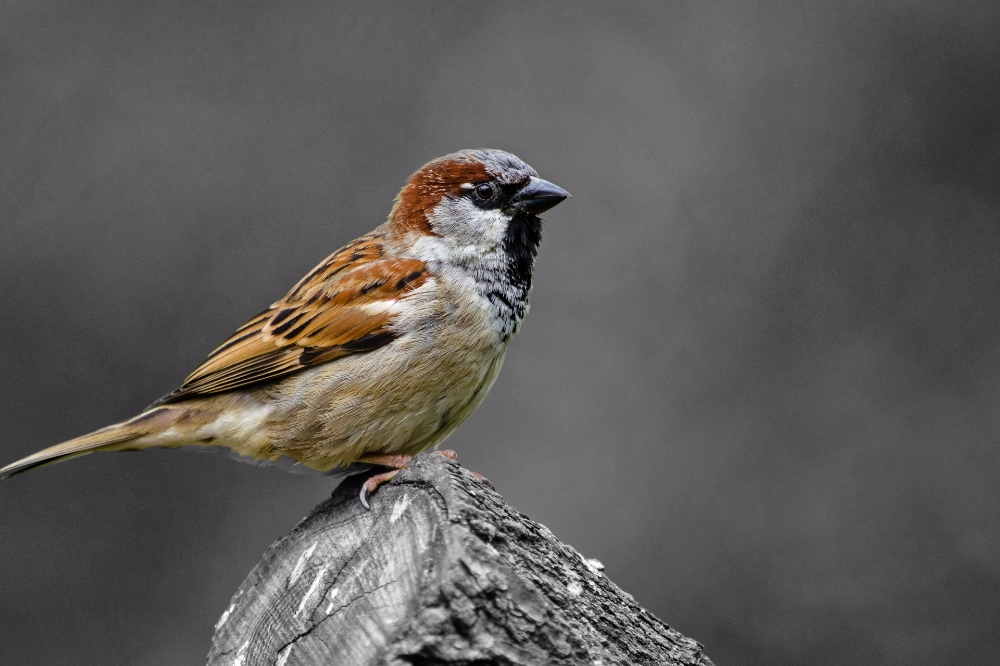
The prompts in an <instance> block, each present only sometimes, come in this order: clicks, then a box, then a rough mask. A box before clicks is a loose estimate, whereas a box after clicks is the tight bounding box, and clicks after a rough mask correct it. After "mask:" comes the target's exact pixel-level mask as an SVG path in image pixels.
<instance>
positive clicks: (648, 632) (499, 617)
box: [208, 454, 712, 666]
mask: <svg viewBox="0 0 1000 666" xmlns="http://www.w3.org/2000/svg"><path fill="white" fill-rule="evenodd" d="M363 478H365V477H364V476H355V477H351V478H349V479H347V480H346V481H345V482H344V483H342V484H341V485H340V487H339V488H337V490H336V491H335V492H334V493H333V496H332V497H331V498H330V499H329V500H327V501H326V502H323V503H322V504H320V505H319V506H318V507H316V509H315V510H313V512H312V514H310V515H309V516H308V517H306V518H305V519H303V520H302V522H301V523H299V525H298V526H297V527H296V528H295V529H294V530H293V531H292V533H291V534H289V535H288V536H286V537H284V538H282V539H279V540H278V541H277V542H276V543H274V544H273V545H272V546H271V547H270V548H268V550H267V552H266V553H265V554H264V557H263V559H262V560H261V562H260V563H259V564H258V565H257V566H256V567H255V568H254V570H253V571H252V572H250V575H249V576H248V577H247V579H246V580H245V581H244V582H243V584H242V585H241V586H240V589H239V590H238V591H237V592H236V595H235V596H234V597H233V600H232V603H231V604H230V606H229V608H228V609H227V610H226V612H225V613H223V614H222V617H221V618H220V619H219V622H218V624H217V625H216V627H215V636H214V638H213V640H212V649H211V652H210V653H209V656H208V663H209V664H210V665H211V666H222V665H223V664H225V665H232V666H260V665H264V664H267V665H268V666H272V665H274V666H292V665H302V666H318V665H319V664H323V665H327V664H330V665H336V666H361V665H362V664H386V665H392V666H403V665H409V666H414V665H421V666H428V665H430V664H462V665H465V666H472V665H476V666H487V665H489V664H503V665H514V664H517V665H520V664H525V665H527V664H589V665H595V666H598V665H599V666H610V665H611V664H699V665H702V666H711V664H712V662H711V661H710V660H709V659H708V657H707V656H705V654H704V653H703V652H702V646H701V645H699V644H698V643H697V642H695V641H693V640H691V639H690V638H686V637H684V636H682V635H681V634H679V633H678V632H676V631H674V630H673V629H671V628H670V627H668V626H667V625H665V624H664V623H663V622H661V621H660V620H658V619H657V618H655V617H654V616H653V615H651V614H650V613H648V612H646V611H645V610H643V609H642V608H640V607H639V605H638V604H636V602H635V600H634V599H633V598H632V596H631V595H629V594H627V593H625V592H623V591H622V590H620V589H619V588H618V587H617V586H616V585H615V584H614V583H612V582H611V581H610V580H608V579H607V578H606V577H605V576H604V575H603V573H602V570H603V567H602V566H601V565H600V563H599V562H597V561H596V560H587V559H585V558H584V557H583V556H582V555H580V553H578V552H577V551H576V550H574V549H573V548H571V547H570V546H567V545H565V544H563V543H560V542H559V541H558V540H557V539H556V538H555V536H553V534H552V533H551V532H550V531H549V530H548V529H547V528H546V527H544V526H543V525H539V524H538V523H536V522H533V521H532V520H530V519H529V518H527V517H526V516H523V515H521V514H520V513H518V512H517V511H515V510H514V509H512V508H511V507H509V506H508V505H507V504H505V503H504V501H503V498H501V497H500V495H498V494H497V493H496V492H495V491H494V490H493V489H492V487H491V486H489V485H487V484H484V483H480V482H478V481H476V480H475V479H474V478H473V477H472V475H471V474H469V473H468V472H467V471H465V470H463V469H462V468H461V467H460V466H459V465H458V464H457V463H454V462H452V461H449V460H446V459H444V458H443V457H441V456H436V455H428V454H423V455H420V456H417V457H415V458H414V459H413V462H412V464H411V465H410V469H408V470H406V471H403V472H402V473H400V474H399V475H398V476H397V477H396V478H395V479H393V481H392V482H391V483H389V484H387V485H384V486H382V487H381V488H379V489H378V491H377V492H376V493H375V494H374V495H373V496H372V497H371V500H370V501H371V507H372V510H371V511H366V510H365V509H364V508H363V507H362V506H361V503H360V502H359V501H358V492H359V490H360V487H361V481H362V479H363Z"/></svg>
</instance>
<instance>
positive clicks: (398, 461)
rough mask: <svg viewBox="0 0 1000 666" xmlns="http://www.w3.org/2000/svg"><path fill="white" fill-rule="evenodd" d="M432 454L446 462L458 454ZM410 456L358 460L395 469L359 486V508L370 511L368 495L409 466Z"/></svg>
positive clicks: (444, 452) (479, 475) (481, 477)
mask: <svg viewBox="0 0 1000 666" xmlns="http://www.w3.org/2000/svg"><path fill="white" fill-rule="evenodd" d="M432 453H434V454H436V455H439V456H441V457H442V458H447V459H448V460H458V454H457V453H455V452H454V451H452V450H451V449H445V450H443V451H433V452H432ZM410 458H411V456H404V455H381V454H380V455H370V456H364V457H362V458H359V459H358V462H365V463H371V464H374V465H384V466H386V467H395V468H396V469H394V470H392V471H391V472H383V473H382V474H376V475H375V476H373V477H371V478H369V479H368V480H367V481H365V482H364V483H363V484H361V493H360V494H359V495H358V498H359V499H360V500H361V506H363V507H365V508H366V509H368V510H369V511H371V509H372V508H371V507H370V506H368V495H369V494H370V493H373V492H375V490H376V489H377V488H378V487H379V486H381V485H382V484H383V483H385V482H386V481H388V480H390V479H391V478H392V477H394V476H396V475H397V474H399V472H400V471H401V470H404V469H406V466H407V465H409V464H410ZM472 474H473V475H475V477H476V478H477V479H479V480H480V481H482V480H483V475H482V474H476V472H472Z"/></svg>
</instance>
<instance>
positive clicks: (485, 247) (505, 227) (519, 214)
mask: <svg viewBox="0 0 1000 666" xmlns="http://www.w3.org/2000/svg"><path fill="white" fill-rule="evenodd" d="M568 196H569V193H568V192H566V190H564V189H562V188H561V187H559V186H557V185H554V184H552V183H550V182H548V181H545V180H542V179H541V178H539V177H538V174H537V173H536V172H535V170H534V169H532V168H531V167H530V166H528V165H527V164H525V163H524V162H522V161H521V160H520V159H518V158H517V157H516V156H514V155H511V154H510V153H506V152H504V151H502V150H492V149H483V150H463V151H461V152H458V153H452V154H451V155H445V156H444V157H439V158H438V159H436V160H433V161H431V162H428V163H427V164H425V165H424V166H423V167H421V169H420V170H419V171H417V172H416V173H415V174H413V175H412V176H411V177H410V180H409V182H407V184H406V186H405V187H403V189H402V191H401V192H400V193H399V196H398V197H397V198H396V203H395V205H394V206H393V209H392V213H391V215H390V218H389V219H390V224H391V225H392V226H393V227H394V228H395V229H396V230H397V232H402V233H405V234H407V235H411V234H415V235H417V236H424V237H426V240H425V241H424V242H422V243H421V245H422V246H423V247H424V248H426V249H427V250H431V249H432V248H436V249H437V252H438V253H440V252H447V253H448V254H449V255H450V256H449V259H451V260H458V261H461V260H463V259H465V258H468V259H474V258H475V257H476V256H482V255H483V254H488V253H491V252H493V251H496V250H501V249H503V248H504V246H506V245H510V244H511V243H514V244H517V245H527V246H530V254H531V257H532V258H534V253H535V249H536V248H537V245H538V241H539V240H540V238H541V220H539V219H538V215H539V214H540V213H543V212H545V211H547V210H549V209H550V208H552V207H553V206H555V205H556V204H558V203H559V202H561V201H562V200H563V199H565V198H567V197H568ZM511 249H514V248H511ZM525 249H529V248H525ZM442 258H444V257H442Z"/></svg>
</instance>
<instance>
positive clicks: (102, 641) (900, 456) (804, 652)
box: [0, 0, 1000, 666]
mask: <svg viewBox="0 0 1000 666" xmlns="http://www.w3.org/2000/svg"><path fill="white" fill-rule="evenodd" d="M988 5H990V6H992V8H990V9H984V7H987V6H988ZM998 7H1000V5H997V4H996V3H985V2H975V3H972V2H968V3H964V2H950V3H942V2H933V1H927V2H904V1H902V0H899V1H890V2H872V1H871V0H864V1H860V0H859V1H858V2H840V3H837V4H836V6H831V3H824V2H801V1H797V2H788V3H768V4H758V3H753V2H740V1H737V0H731V1H729V2H690V3H666V2H664V3H656V4H646V5H643V4H638V3H627V4H626V3H607V4H584V3H581V2H564V3H545V4H539V3H518V4H508V3H489V4H487V3H472V2H468V3H459V4H453V3H434V4H431V3H394V4H381V5H376V4H374V3H358V4H343V3H332V2H314V3H290V2H283V3H257V2H212V3H205V2H168V1H166V0H157V1H156V2H146V3H127V2H110V3H108V2H104V3H100V2H88V3H76V2H49V1H44V0H30V1H24V0H6V1H5V2H3V3H2V4H0V170H2V171H0V262H2V263H0V289H2V296H0V299H2V300H0V304H2V311H3V313H4V314H3V317H2V318H0V340H2V342H3V349H2V352H0V377H2V379H3V381H2V382H0V426H2V428H0V431H2V438H0V454H2V459H3V462H9V461H11V460H13V459H15V458H17V457H20V456H22V455H25V454H27V453H29V452H31V451H33V450H35V449H37V448H41V447H42V446H46V445H49V444H53V443H55V442H57V441H60V440H62V439H64V438H68V437H71V436H74V435H78V434H81V433H83V432H86V431H89V430H91V429H94V428H97V427H99V426H102V425H105V424H107V423H109V422H112V421H115V420H118V419H121V418H124V417H127V416H130V415H132V414H133V413H135V412H137V411H138V410H140V409H141V408H142V407H143V406H144V405H146V404H147V403H149V402H150V401H151V400H153V399H154V398H156V397H158V396H159V395H161V394H163V393H165V392H167V391H168V390H170V389H172V388H174V387H175V386H176V385H177V384H178V383H179V382H180V381H181V380H182V379H183V377H184V376H185V375H186V374H187V372H188V371H189V370H190V369H192V368H193V367H194V366H195V365H196V364H197V363H198V362H199V361H200V360H201V359H202V358H203V357H204V355H205V354H206V353H207V352H208V351H209V350H210V349H211V348H212V347H214V346H215V345H216V344H217V343H218V342H220V341H221V340H222V339H224V338H225V337H226V336H227V335H228V334H229V333H230V332H231V331H232V330H233V329H235V327H236V326H238V325H239V324H241V323H242V322H243V321H244V320H245V319H246V318H247V317H249V316H250V315H252V314H254V313H256V312H258V311H259V310H260V309H261V308H262V307H263V306H264V305H266V304H268V303H270V302H271V301H273V300H275V299H276V298H278V297H279V296H281V295H282V294H283V293H284V291H285V290H286V289H287V288H288V287H290V286H291V285H292V284H293V283H294V282H295V281H296V280H297V279H298V278H299V277H300V276H301V275H302V274H304V273H305V272H306V271H307V270H308V269H309V268H311V267H312V266H313V265H314V264H315V263H317V262H318V261H319V260H320V259H322V258H323V257H324V256H325V255H326V254H328V253H329V252H331V251H332V250H334V249H335V248H337V247H339V246H340V245H341V244H343V243H345V242H347V241H349V240H351V239H352V238H354V237H355V236H357V235H359V234H361V233H363V232H365V231H367V230H369V229H370V228H372V227H374V226H375V225H377V224H378V223H380V222H381V221H382V220H383V219H384V217H385V215H386V213H387V212H388V209H389V204H390V201H391V199H392V197H393V196H394V195H395V193H396V191H397V190H398V188H399V187H400V185H401V184H402V183H403V181H404V179H405V178H406V177H407V176H408V175H409V174H410V173H411V172H412V171H413V170H415V169H416V168H417V167H419V166H420V165H421V164H422V163H423V162H425V161H426V160H428V159H431V158H433V157H436V156H438V155H441V154H444V153H447V152H450V151H453V150H457V149H461V148H467V147H479V146H489V147H497V148H503V149H506V150H510V151H512V152H515V153H516V154H518V155H520V156H521V157H523V158H524V159H525V160H527V161H528V162H529V163H531V164H532V165H533V166H535V167H536V168H537V169H538V170H539V172H540V173H541V174H542V176H543V177H545V178H548V179H551V180H552V181H554V182H556V183H558V184H560V185H562V186H564V187H565V188H567V189H568V190H570V191H571V192H572V193H573V195H574V198H573V199H572V200H571V201H569V202H568V203H566V204H564V205H562V206H560V207H559V208H557V209H555V210H553V211H552V212H551V213H549V214H548V215H547V224H546V228H545V240H544V243H543V245H542V248H541V254H540V257H539V262H538V270H537V277H536V286H535V289H534V292H533V294H532V310H531V314H530V316H529V317H528V319H527V322H526V324H525V326H524V329H523V331H522V333H521V334H520V336H519V337H517V338H516V339H515V340H514V342H513V344H512V347H511V349H510V353H509V354H508V360H507V365H506V367H505V369H504V371H503V373H502V374H501V376H500V379H499V381H498V382H497V385H496V387H495V388H494V389H493V393H492V395H491V396H490V397H489V399H488V400H487V401H486V402H485V404H484V405H483V407H482V408H481V409H480V410H479V412H478V413H477V414H476V415H475V416H473V418H472V419H470V421H469V422H468V423H467V424H466V425H465V426H464V427H462V428H461V429H460V430H459V431H458V433H457V434H456V435H455V436H454V437H453V438H452V439H451V440H450V441H449V443H448V444H449V446H451V447H453V448H456V449H458V451H459V453H460V456H461V462H462V463H463V464H464V465H466V466H467V467H469V468H471V469H475V470H478V471H480V472H483V473H485V474H486V475H487V476H488V477H489V478H490V479H491V480H492V481H493V482H494V483H495V484H496V486H497V487H498V489H499V490H500V492H501V493H502V494H503V495H504V497H506V498H507V500H508V501H509V502H510V503H511V504H513V505H514V506H515V507H517V508H518V509H520V510H522V511H524V512H525V513H527V514H528V515H530V516H531V517H533V518H535V519H537V520H539V521H541V522H542V523H544V524H546V525H547V526H548V527H550V528H551V529H552V530H553V531H554V532H555V533H556V534H557V535H558V536H559V537H561V538H562V539H563V540H565V541H567V542H568V543H571V544H573V545H574V546H576V547H577V548H578V549H579V550H580V551H582V552H583V553H584V554H586V555H587V556H588V557H596V558H599V559H601V560H602V561H603V562H604V563H605V564H606V565H607V572H608V574H609V575H610V577H611V578H612V579H613V580H614V581H615V582H617V583H618V584H619V585H621V587H623V588H624V589H625V590H627V591H629V592H631V593H633V594H634V595H635V597H636V598H637V599H638V601H639V602H640V603H642V604H643V605H645V606H646V607H648V608H649V609H650V610H652V611H653V612H654V613H656V614H657V615H659V616H660V617H661V618H663V619H664V620H665V621H667V622H668V623H670V624H672V625H674V626H676V627H677V628H678V629H680V630H681V631H683V632H685V633H687V634H689V635H691V636H693V637H695V638H697V639H699V640H700V641H702V642H703V643H705V644H706V646H707V650H708V653H709V654H710V655H711V656H712V657H713V658H714V659H715V660H716V661H717V662H718V663H719V664H720V666H726V665H732V664H769V665H775V664H855V663H879V664H900V665H903V664H905V665H907V666H911V665H914V664H941V663H987V662H989V661H993V660H995V659H996V655H995V653H996V650H997V649H998V647H1000V645H998V643H1000V639H998V635H1000V632H998V631H997V629H998V627H1000V607H998V601H997V600H998V598H1000V546H998V527H997V511H998V508H1000V506H998V505H1000V485H998V467H1000V462H998V456H997V443H996V438H997V434H998V430H1000V320H998V317H997V312H1000V292H998V289H997V287H998V283H1000V266H998V261H997V257H998V250H1000V225H998V212H1000V187H998V184H997V174H998V167H1000V164H998V156H1000V134H998V127H1000V122H998V118H1000V64H998V63H1000V46H998V44H1000V39H998V35H1000V31H998V28H1000V11H998V9H997V8H998ZM328 492H329V483H328V482H327V481H325V480H323V479H317V478H311V477H302V476H293V475H287V474H285V473H282V472H279V471H275V470H266V469H258V468H254V467H251V466H247V465H239V464H237V463H234V462H231V461H230V460H228V459H226V458H225V457H223V456H212V455H194V454H190V453H186V452H179V451H165V452H160V451H158V452H149V453H144V454H141V455H139V454H119V455H97V456H90V457H88V458H84V459H81V460H77V461H72V462H70V463H67V464H65V465H58V466H56V467H52V468H48V469H45V470H41V471H39V472H36V473H32V474H30V475H26V476H24V477H20V478H16V479H13V480H11V481H9V482H5V483H3V484H0V652H2V657H0V659H2V661H3V662H4V663H11V664H44V665H46V666H48V665H53V666H55V665H60V664H135V665H142V666H147V665H148V666H154V665H176V664H189V663H200V662H201V660H202V659H203V657H204V654H205V652H206V650H207V648H208V644H209V639H210V636H211V632H212V625H213V623H214V622H215V620H216V619H217V618H218V617H219V615H220V613H221V612H222V610H223V609H224V608H225V607H226V605H227V603H228V600H229V597H230V595H231V594H232V593H233V592H234V591H235V589H236V587H237V585H238V584H239V582H240V581H241V580H242V578H243V577H244V575H245V574H246V573H247V572H248V571H249V569H250V568H251V567H252V566H253V564H254V563H255V562H256V561H257V559H258V558H259V556H260V554H261V553H262V552H263V550H264V548H265V547H266V546H267V545H268V544H269V543H270V542H271V541H272V540H273V539H275V538H276V537H278V536H280V535H282V534H284V533H285V532H287V531H288V530H289V529H290V528H291V527H292V526H293V525H294V524H295V522H296V521H297V520H298V519H299V518H300V517H301V516H303V515H304V514H305V513H307V512H308V511H309V509H310V508H311V507H312V506H313V505H314V504H316V503H317V502H319V501H320V500H321V499H322V498H323V497H324V496H326V495H327V494H328Z"/></svg>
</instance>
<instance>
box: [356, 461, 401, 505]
mask: <svg viewBox="0 0 1000 666" xmlns="http://www.w3.org/2000/svg"><path fill="white" fill-rule="evenodd" d="M399 472H400V470H398V469H394V470H392V471H391V472H384V473H382V474H376V475H375V476H373V477H371V478H370V479H368V480H367V481H365V482H364V483H362V484H361V494H360V495H359V498H360V499H361V506H363V507H365V508H366V509H368V510H369V511H371V510H372V508H371V507H370V506H368V500H367V499H366V498H365V495H367V494H368V493H373V492H375V489H376V488H378V487H379V486H381V485H382V484H383V483H385V482H387V481H389V480H391V479H392V477H394V476H396V475H397V474H399Z"/></svg>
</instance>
